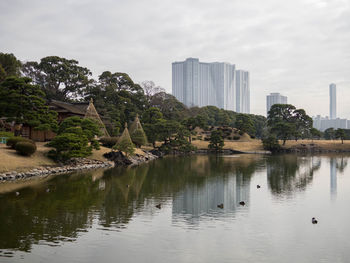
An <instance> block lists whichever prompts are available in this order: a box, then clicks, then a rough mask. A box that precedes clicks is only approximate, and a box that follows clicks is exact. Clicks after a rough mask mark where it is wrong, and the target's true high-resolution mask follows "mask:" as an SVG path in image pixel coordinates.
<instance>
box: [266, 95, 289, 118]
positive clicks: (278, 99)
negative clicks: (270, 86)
mask: <svg viewBox="0 0 350 263" xmlns="http://www.w3.org/2000/svg"><path fill="white" fill-rule="evenodd" d="M287 103H288V98H287V96H283V95H281V94H280V93H271V94H270V95H267V96H266V115H267V116H268V115H269V111H270V109H271V107H272V105H274V104H287Z"/></svg>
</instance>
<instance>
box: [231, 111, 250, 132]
mask: <svg viewBox="0 0 350 263" xmlns="http://www.w3.org/2000/svg"><path fill="white" fill-rule="evenodd" d="M235 126H236V128H237V129H239V130H241V131H242V132H246V133H248V134H250V135H255V127H254V123H253V120H252V118H251V117H250V116H249V115H248V114H242V113H240V114H238V115H237V116H236V122H235Z"/></svg>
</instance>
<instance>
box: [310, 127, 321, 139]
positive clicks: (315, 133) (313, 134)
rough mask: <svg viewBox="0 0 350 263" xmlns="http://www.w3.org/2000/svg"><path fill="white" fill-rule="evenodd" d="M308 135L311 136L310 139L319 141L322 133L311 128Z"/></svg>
mask: <svg viewBox="0 0 350 263" xmlns="http://www.w3.org/2000/svg"><path fill="white" fill-rule="evenodd" d="M310 135H311V138H312V139H314V138H318V139H320V138H321V136H322V133H321V131H319V130H317V129H316V128H311V129H310Z"/></svg>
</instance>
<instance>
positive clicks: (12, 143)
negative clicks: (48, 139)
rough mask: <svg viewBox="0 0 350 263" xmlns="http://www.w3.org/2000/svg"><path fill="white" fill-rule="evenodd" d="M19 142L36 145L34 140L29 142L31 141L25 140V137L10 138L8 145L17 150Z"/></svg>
mask: <svg viewBox="0 0 350 263" xmlns="http://www.w3.org/2000/svg"><path fill="white" fill-rule="evenodd" d="M19 142H28V143H32V144H35V142H34V141H32V140H29V139H27V138H23V137H19V136H16V137H10V138H9V139H8V140H7V143H6V145H7V146H9V147H10V148H11V149H15V148H16V144H17V143H19Z"/></svg>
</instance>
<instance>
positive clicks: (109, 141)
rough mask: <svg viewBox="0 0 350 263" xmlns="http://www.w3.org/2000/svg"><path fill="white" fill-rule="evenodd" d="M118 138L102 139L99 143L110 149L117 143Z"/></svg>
mask: <svg viewBox="0 0 350 263" xmlns="http://www.w3.org/2000/svg"><path fill="white" fill-rule="evenodd" d="M118 139H119V137H102V138H100V140H99V141H100V143H101V144H102V145H103V146H105V147H108V148H112V147H113V146H114V145H115V144H116V143H117V142H118Z"/></svg>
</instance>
